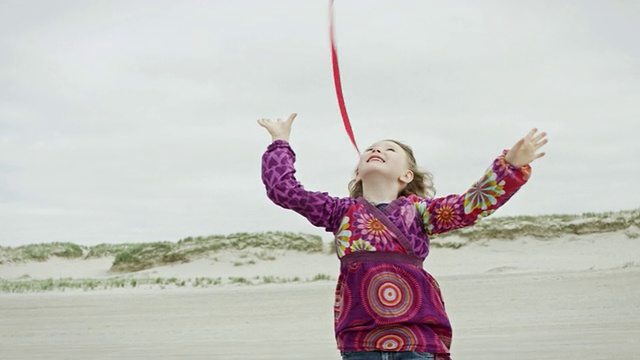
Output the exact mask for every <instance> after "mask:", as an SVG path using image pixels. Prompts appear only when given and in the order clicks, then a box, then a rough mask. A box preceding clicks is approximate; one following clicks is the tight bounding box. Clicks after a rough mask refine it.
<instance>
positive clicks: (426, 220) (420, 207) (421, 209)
mask: <svg viewBox="0 0 640 360" xmlns="http://www.w3.org/2000/svg"><path fill="white" fill-rule="evenodd" d="M415 207H416V210H417V211H418V214H420V215H421V218H422V227H423V228H424V229H425V231H426V232H427V234H431V233H432V232H433V224H432V223H431V214H430V213H429V211H428V210H427V202H426V201H418V202H416V203H415Z"/></svg>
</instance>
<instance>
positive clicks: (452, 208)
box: [433, 197, 463, 231]
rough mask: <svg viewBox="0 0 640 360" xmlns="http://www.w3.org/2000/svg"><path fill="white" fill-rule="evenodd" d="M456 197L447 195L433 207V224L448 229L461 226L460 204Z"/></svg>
mask: <svg viewBox="0 0 640 360" xmlns="http://www.w3.org/2000/svg"><path fill="white" fill-rule="evenodd" d="M457 200H458V199H457V198H456V197H448V198H447V199H446V200H445V201H444V202H441V203H439V204H437V205H436V206H435V207H434V211H433V212H434V215H435V216H434V218H435V219H434V222H435V226H437V227H438V228H440V229H441V230H444V231H448V230H453V229H457V228H459V227H461V226H462V210H463V209H462V204H460V202H459V201H457Z"/></svg>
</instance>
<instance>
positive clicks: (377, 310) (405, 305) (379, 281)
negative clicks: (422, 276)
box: [361, 265, 422, 324]
mask: <svg viewBox="0 0 640 360" xmlns="http://www.w3.org/2000/svg"><path fill="white" fill-rule="evenodd" d="M381 267H382V268H384V267H385V266H384V265H382V266H378V267H374V268H372V269H370V270H369V271H368V273H367V274H366V275H365V276H364V278H363V279H362V286H363V288H362V291H361V295H362V302H363V305H364V308H365V310H366V311H367V313H368V314H369V315H370V316H371V317H372V318H374V319H375V320H376V321H377V322H378V323H379V324H391V323H395V322H402V321H406V320H408V319H410V318H411V317H413V316H414V315H415V314H416V313H417V312H418V310H419V309H420V306H421V305H422V293H421V292H420V288H419V285H418V281H417V280H416V279H415V278H414V277H413V276H412V275H411V274H410V273H408V272H406V271H405V270H403V269H396V271H388V270H381V269H380V268H381Z"/></svg>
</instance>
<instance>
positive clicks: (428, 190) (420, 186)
mask: <svg viewBox="0 0 640 360" xmlns="http://www.w3.org/2000/svg"><path fill="white" fill-rule="evenodd" d="M385 141H391V142H393V143H395V144H397V145H398V146H400V147H401V148H402V150H404V152H405V153H406V154H407V162H408V165H409V170H411V172H413V180H411V182H410V183H408V184H407V186H405V187H404V189H402V190H401V191H400V193H399V194H398V197H400V196H409V195H412V194H413V195H416V196H419V197H422V198H425V199H429V198H432V197H434V196H435V195H436V189H435V187H434V186H433V175H431V173H429V172H428V171H422V170H420V169H419V168H418V163H417V162H416V158H415V156H414V155H413V150H412V149H411V147H410V146H409V145H406V144H403V143H401V142H400V141H397V140H390V139H387V140H385ZM349 196H351V197H352V198H357V197H359V196H362V180H356V179H355V178H354V179H353V180H351V181H350V182H349Z"/></svg>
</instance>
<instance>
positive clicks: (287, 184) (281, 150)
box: [262, 140, 352, 232]
mask: <svg viewBox="0 0 640 360" xmlns="http://www.w3.org/2000/svg"><path fill="white" fill-rule="evenodd" d="M294 163H295V153H294V152H293V149H292V148H291V146H290V145H289V143H288V142H287V141H284V140H276V141H274V142H273V143H271V144H270V145H269V146H268V147H267V150H266V152H265V153H264V154H263V156H262V182H263V183H264V185H265V187H266V190H267V197H269V199H271V201H273V202H274V203H275V204H276V205H278V206H280V207H282V208H285V209H289V210H293V211H295V212H297V213H298V214H300V215H302V216H304V217H305V218H307V220H309V222H310V223H311V224H313V225H315V226H318V227H323V228H325V230H327V231H329V232H334V231H335V230H336V229H337V228H338V227H339V226H340V221H341V218H342V216H343V215H344V214H345V212H346V210H347V208H348V207H349V205H350V204H351V203H352V201H350V198H344V199H341V198H336V197H332V196H329V194H327V193H325V192H315V191H307V190H305V189H304V187H303V186H302V184H300V182H298V180H297V179H296V177H295V172H296V170H295V168H294Z"/></svg>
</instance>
